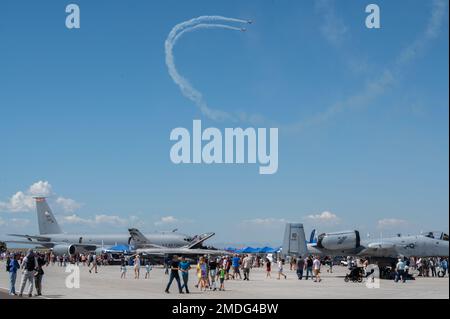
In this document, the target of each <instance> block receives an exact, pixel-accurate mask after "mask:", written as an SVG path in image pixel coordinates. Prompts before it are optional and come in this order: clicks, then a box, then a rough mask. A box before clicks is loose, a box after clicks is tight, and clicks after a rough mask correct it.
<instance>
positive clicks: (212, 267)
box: [209, 258, 217, 291]
mask: <svg viewBox="0 0 450 319" xmlns="http://www.w3.org/2000/svg"><path fill="white" fill-rule="evenodd" d="M216 276H217V261H216V259H215V258H210V260H209V281H210V283H211V285H210V286H209V289H212V290H213V291H216V290H217V286H216Z"/></svg>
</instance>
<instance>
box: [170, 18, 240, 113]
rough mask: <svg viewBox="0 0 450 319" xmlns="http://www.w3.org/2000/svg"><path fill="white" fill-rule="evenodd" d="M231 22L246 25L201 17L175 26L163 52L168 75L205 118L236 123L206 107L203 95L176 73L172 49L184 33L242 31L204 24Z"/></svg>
mask: <svg viewBox="0 0 450 319" xmlns="http://www.w3.org/2000/svg"><path fill="white" fill-rule="evenodd" d="M218 21H222V22H232V23H248V21H246V20H241V19H234V18H227V17H222V16H201V17H198V18H194V19H191V20H188V21H185V22H182V23H179V24H177V25H176V26H175V27H173V29H172V30H171V31H170V33H169V36H168V37H167V39H166V42H165V52H166V65H167V68H168V70H169V74H170V76H171V77H172V79H173V81H174V82H175V84H177V85H178V87H179V88H180V90H181V92H182V94H183V95H184V96H185V97H187V98H188V99H190V100H191V101H192V102H194V103H195V105H197V107H198V108H199V109H200V111H201V112H202V113H203V114H204V115H205V116H207V117H208V118H210V119H212V120H215V121H224V120H231V121H236V118H235V117H234V116H232V115H230V114H228V113H227V112H223V111H219V110H214V109H211V108H209V107H208V104H207V103H206V101H205V100H204V98H203V95H202V93H201V92H200V91H198V90H196V89H195V88H194V87H193V86H192V85H191V84H190V83H189V81H188V80H187V79H185V78H184V77H183V76H181V74H180V73H178V70H177V68H176V66H175V58H174V55H173V48H174V46H175V44H176V43H177V41H178V40H179V39H180V38H181V37H182V36H183V35H184V34H186V33H188V32H192V31H195V30H198V29H211V28H220V29H228V30H233V31H242V29H241V28H237V27H233V26H229V25H225V24H217V23H205V22H218Z"/></svg>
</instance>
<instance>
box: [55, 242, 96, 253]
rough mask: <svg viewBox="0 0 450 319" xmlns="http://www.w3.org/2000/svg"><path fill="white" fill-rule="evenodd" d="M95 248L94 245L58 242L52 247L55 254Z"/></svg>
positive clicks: (88, 250)
mask: <svg viewBox="0 0 450 319" xmlns="http://www.w3.org/2000/svg"><path fill="white" fill-rule="evenodd" d="M96 249H97V246H94V245H78V244H71V245H68V244H67V245H66V244H58V245H56V246H54V247H53V248H52V251H53V253H54V254H55V255H64V254H66V255H75V254H82V253H87V252H92V251H95V250H96Z"/></svg>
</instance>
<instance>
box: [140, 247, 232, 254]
mask: <svg viewBox="0 0 450 319" xmlns="http://www.w3.org/2000/svg"><path fill="white" fill-rule="evenodd" d="M136 253H137V254H144V255H228V254H229V253H228V252H226V251H223V250H212V249H195V248H193V249H190V248H143V249H137V250H136Z"/></svg>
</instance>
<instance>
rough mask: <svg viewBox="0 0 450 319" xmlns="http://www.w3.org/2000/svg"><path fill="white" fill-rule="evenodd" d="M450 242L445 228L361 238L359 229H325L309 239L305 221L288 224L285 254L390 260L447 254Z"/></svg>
mask: <svg viewBox="0 0 450 319" xmlns="http://www.w3.org/2000/svg"><path fill="white" fill-rule="evenodd" d="M302 242H304V243H305V244H304V245H303V244H302ZM448 243H449V236H448V235H447V234H445V233H443V232H427V233H425V234H421V235H413V236H401V235H399V236H397V237H388V238H379V239H365V240H362V239H361V237H360V234H359V231H357V230H355V231H343V232H333V233H323V234H321V235H319V236H318V237H317V241H314V242H310V243H308V242H306V240H305V232H304V229H303V225H302V224H287V225H286V231H285V236H284V243H283V254H284V255H290V254H291V255H296V256H300V255H302V256H305V255H308V254H309V255H319V256H355V257H363V258H369V259H371V260H373V261H375V262H378V263H390V262H391V261H392V260H393V259H394V258H398V257H448V255H449V245H448Z"/></svg>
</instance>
